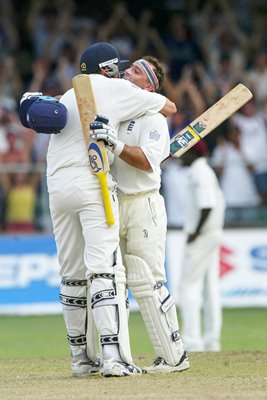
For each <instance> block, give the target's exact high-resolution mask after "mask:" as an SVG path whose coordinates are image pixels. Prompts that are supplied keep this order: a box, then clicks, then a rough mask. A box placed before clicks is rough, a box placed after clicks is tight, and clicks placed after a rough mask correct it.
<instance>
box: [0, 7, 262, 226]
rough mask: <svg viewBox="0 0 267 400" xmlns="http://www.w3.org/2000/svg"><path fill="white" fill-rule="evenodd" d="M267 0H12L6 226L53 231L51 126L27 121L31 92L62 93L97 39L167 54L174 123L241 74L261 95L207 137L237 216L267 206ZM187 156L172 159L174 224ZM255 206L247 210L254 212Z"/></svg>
mask: <svg viewBox="0 0 267 400" xmlns="http://www.w3.org/2000/svg"><path fill="white" fill-rule="evenodd" d="M266 30H267V1H266V0H254V1H253V2H252V1H250V0H235V1H234V2H233V1H230V0H166V1H164V0H161V1H158V2H155V1H145V0H143V1H142V2H141V1H138V0H136V1H135V2H131V1H112V2H111V1H104V0H98V1H88V2H85V1H78V0H76V1H75V0H57V1H53V0H28V1H27V0H25V1H23V2H21V1H19V0H9V1H5V0H0V229H1V231H3V232H34V231H46V230H49V229H50V228H51V227H50V222H49V216H48V206H47V195H46V184H45V168H46V165H45V163H46V161H45V160H46V150H47V146H48V143H49V135H41V134H39V135H38V134H36V133H35V132H34V131H32V130H30V129H26V128H24V127H23V126H22V125H21V123H20V121H19V117H18V106H19V99H20V98H21V95H22V94H23V93H24V92H26V91H40V92H43V93H44V94H46V95H52V96H54V95H58V94H62V93H63V92H65V91H66V90H68V89H69V88H70V87H71V79H72V77H73V76H75V75H76V74H78V73H79V56H80V54H81V52H82V51H83V50H84V48H86V47H87V46H89V45H90V44H92V43H94V42H96V41H106V42H109V43H112V44H114V45H115V46H116V47H117V49H118V50H119V53H120V55H121V57H122V58H128V59H129V60H131V61H133V60H135V59H137V58H141V57H142V56H143V55H148V54H149V55H154V56H156V57H157V58H158V59H159V60H160V62H161V63H162V64H163V65H164V67H165V70H166V78H165V83H164V87H163V94H165V95H166V96H167V97H169V98H170V99H171V100H172V101H174V102H175V103H176V105H177V109H178V111H177V114H176V115H175V116H174V117H172V118H170V119H169V120H168V123H169V128H170V134H171V135H173V134H174V133H176V132H178V131H179V130H181V129H182V128H183V127H185V126H186V124H188V123H189V122H191V121H192V120H193V119H195V118H196V117H197V116H198V115H200V114H201V113H202V112H204V111H205V110H206V109H207V108H208V107H209V106H211V105H212V104H214V102H216V101H217V100H218V99H219V98H221V97H222V96H223V95H225V94H226V93H227V92H228V91H229V90H230V89H232V88H233V87H234V86H235V85H236V84H237V83H239V82H241V83H244V84H245V85H246V86H248V88H249V89H250V90H251V91H252V92H253V94H254V97H253V100H252V101H250V102H249V103H247V105H245V106H244V107H243V108H242V109H241V110H239V112H237V113H235V115H234V116H233V117H232V118H230V119H229V120H227V121H226V122H225V123H223V124H222V125H221V126H220V127H218V128H217V129H216V130H215V132H214V133H212V134H210V135H209V136H207V137H206V139H205V141H206V143H207V145H208V148H209V162H210V164H211V165H212V167H213V168H214V169H215V171H216V173H217V174H218V177H219V181H220V184H221V186H222V188H223V191H224V194H225V198H226V204H227V207H228V209H229V212H232V219H233V220H234V218H239V217H240V215H241V214H240V210H241V211H242V210H246V214H245V215H246V218H249V216H250V215H252V216H253V215H254V214H253V213H252V214H251V212H252V211H255V210H258V209H260V208H264V206H265V207H266V206H267V128H266V127H267V125H266V124H267V42H266V37H265V35H266ZM185 181H186V171H185V167H183V166H182V164H181V162H180V160H179V159H169V160H167V161H166V162H164V164H163V186H162V193H163V195H164V197H165V201H166V206H167V213H168V223H169V226H170V227H171V226H174V227H177V226H178V227H180V226H182V224H183V220H182V217H183V212H182V208H183V205H184V202H185V201H186V199H185V198H184V185H185ZM242 215H243V214H242ZM266 221H267V216H266ZM266 223H267V222H266Z"/></svg>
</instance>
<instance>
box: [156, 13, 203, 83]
mask: <svg viewBox="0 0 267 400" xmlns="http://www.w3.org/2000/svg"><path fill="white" fill-rule="evenodd" d="M167 26H168V29H167V31H166V32H165V34H164V35H163V36H162V37H163V41H164V43H165V46H166V47H167V49H168V53H169V62H168V65H169V76H170V79H171V80H172V81H174V82H177V81H179V80H180V79H181V75H182V72H183V71H184V69H185V67H186V66H187V67H192V66H193V64H194V63H195V62H197V61H199V60H202V59H203V55H202V51H201V48H200V47H199V45H198V43H197V41H196V40H195V37H194V36H193V35H192V30H191V27H190V24H189V22H188V18H187V17H186V16H185V15H182V14H180V13H172V14H170V17H169V23H168V25H167Z"/></svg>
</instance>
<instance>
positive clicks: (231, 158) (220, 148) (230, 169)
mask: <svg viewBox="0 0 267 400" xmlns="http://www.w3.org/2000/svg"><path fill="white" fill-rule="evenodd" d="M210 163H211V165H212V167H213V168H214V169H215V171H216V173H217V175H218V177H219V182H220V185H221V187H222V190H223V193H224V197H225V202H226V206H227V207H230V208H236V209H238V208H244V207H255V206H257V205H259V202H260V198H259V195H258V192H257V188H256V186H255V183H254V180H253V165H251V164H250V161H249V160H248V159H247V157H246V154H244V152H243V149H242V147H241V141H240V130H239V128H238V127H236V126H234V125H230V128H229V131H228V132H227V139H225V138H223V137H220V138H219V140H218V144H217V146H216V147H215V149H214V151H213V153H212V156H211V159H210Z"/></svg>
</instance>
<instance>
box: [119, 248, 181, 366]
mask: <svg viewBox="0 0 267 400" xmlns="http://www.w3.org/2000/svg"><path fill="white" fill-rule="evenodd" d="M124 257H125V262H126V266H127V281H128V285H129V288H130V290H131V292H132V294H133V296H134V297H135V299H136V300H137V302H138V305H139V308H140V311H141V314H142V317H143V320H144V322H145V325H146V328H147V331H148V335H149V337H150V340H151V342H152V345H153V348H154V351H155V353H156V355H157V356H158V357H162V358H163V359H164V360H165V361H166V362H167V363H168V364H169V365H171V366H174V365H176V364H177V363H178V362H179V361H180V358H181V357H182V355H183V352H184V349H183V343H182V340H181V337H180V333H179V325H178V319H177V314H176V308H175V303H174V300H173V298H172V297H171V295H170V294H169V292H168V290H167V288H166V287H165V286H164V285H163V284H162V283H157V282H156V281H155V278H154V277H153V275H152V272H151V270H150V268H149V266H148V264H147V263H146V262H145V261H144V260H143V259H141V258H140V257H136V256H133V255H127V254H126V255H125V256H124Z"/></svg>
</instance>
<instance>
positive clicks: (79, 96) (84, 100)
mask: <svg viewBox="0 0 267 400" xmlns="http://www.w3.org/2000/svg"><path fill="white" fill-rule="evenodd" d="M72 84H73V88H74V93H75V97H76V101H77V106H78V110H79V115H80V120H81V125H82V130H83V135H84V139H85V143H86V147H87V149H88V155H89V162H90V166H91V168H92V171H93V173H94V174H95V175H96V176H97V177H98V179H99V183H100V187H101V192H102V197H103V203H104V207H105V213H106V219H107V223H108V225H113V224H114V223H115V220H114V215H113V210H112V205H111V201H110V194H109V189H108V183H107V172H108V171H109V162H108V157H107V150H106V147H105V144H104V142H103V141H98V142H96V141H93V140H91V138H90V135H89V124H90V123H91V122H92V121H93V119H94V117H95V116H96V114H97V107H96V103H95V99H94V94H93V90H92V85H91V81H90V77H89V76H88V75H85V74H80V75H77V76H75V77H74V78H73V79H72Z"/></svg>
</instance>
